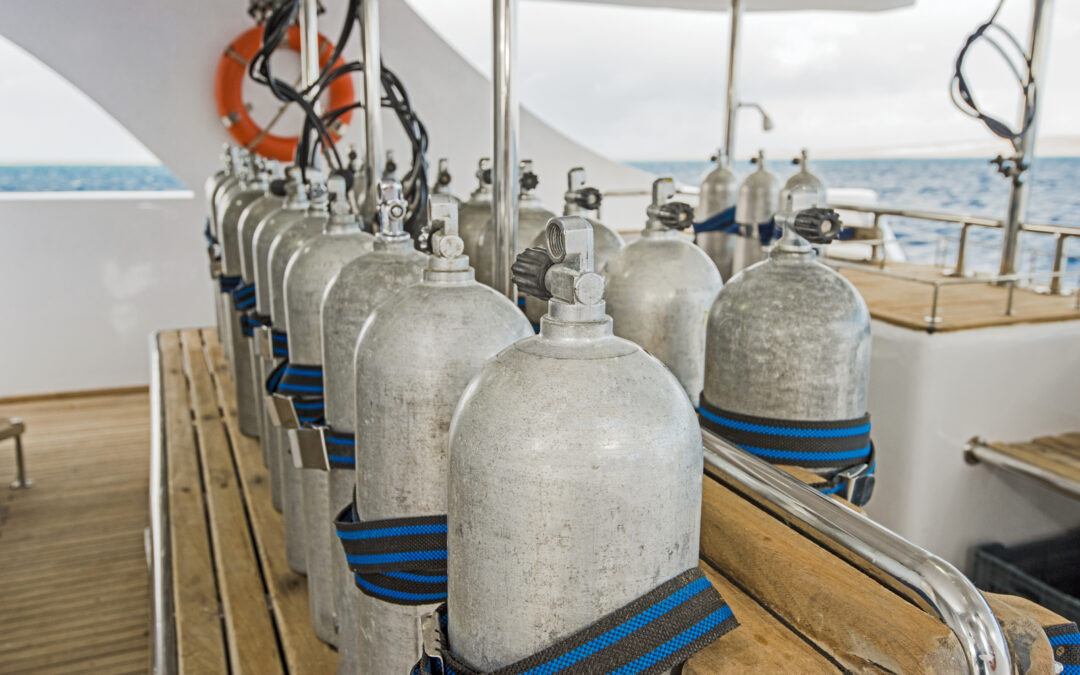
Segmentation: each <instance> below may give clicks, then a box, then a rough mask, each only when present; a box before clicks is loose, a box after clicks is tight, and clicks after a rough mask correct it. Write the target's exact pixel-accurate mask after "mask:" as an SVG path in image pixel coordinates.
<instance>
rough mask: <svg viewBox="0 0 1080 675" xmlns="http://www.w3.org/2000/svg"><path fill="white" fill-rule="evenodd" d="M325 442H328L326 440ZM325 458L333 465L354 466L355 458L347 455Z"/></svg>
mask: <svg viewBox="0 0 1080 675" xmlns="http://www.w3.org/2000/svg"><path fill="white" fill-rule="evenodd" d="M326 440H330V439H329V438H327V439H326ZM326 458H327V459H328V460H330V461H331V462H334V463H335V464H352V465H354V466H355V465H356V458H355V457H349V456H348V455H327V456H326ZM338 537H339V538H341V533H340V532H338Z"/></svg>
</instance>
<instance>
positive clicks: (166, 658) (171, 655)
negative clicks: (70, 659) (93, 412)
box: [150, 333, 176, 675]
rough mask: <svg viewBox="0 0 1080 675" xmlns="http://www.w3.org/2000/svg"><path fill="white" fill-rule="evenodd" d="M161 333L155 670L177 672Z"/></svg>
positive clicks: (153, 568)
mask: <svg viewBox="0 0 1080 675" xmlns="http://www.w3.org/2000/svg"><path fill="white" fill-rule="evenodd" d="M162 386H163V382H162V378H161V356H160V353H159V352H158V333H154V334H152V335H151V336H150V588H151V600H150V602H151V611H150V619H151V621H152V622H153V625H151V626H150V631H151V632H150V634H151V635H152V636H153V640H152V641H151V644H150V663H151V672H153V673H154V675H172V674H173V673H175V672H176V625H175V624H174V623H173V606H172V604H173V601H172V598H173V592H172V591H173V589H172V567H171V566H172V559H171V552H170V550H169V495H168V491H167V490H168V486H167V483H166V480H165V478H166V475H167V471H168V467H167V465H166V462H165V429H164V424H165V415H164V414H163V413H164V410H163V408H162V405H163V401H164V396H163V394H162Z"/></svg>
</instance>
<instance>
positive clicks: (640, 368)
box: [425, 216, 733, 672]
mask: <svg viewBox="0 0 1080 675" xmlns="http://www.w3.org/2000/svg"><path fill="white" fill-rule="evenodd" d="M547 232H548V237H547V240H548V243H547V247H546V248H543V249H536V248H531V249H528V250H526V251H525V252H523V253H522V254H521V255H519V256H518V258H517V261H516V262H515V263H514V266H513V272H514V281H515V283H516V284H517V287H518V289H519V291H521V292H523V293H529V294H536V295H538V296H539V297H543V298H545V299H548V300H549V302H548V313H547V314H546V315H544V317H543V318H542V319H541V321H540V333H539V335H536V336H533V337H529V338H526V339H525V340H522V341H520V342H517V343H515V344H514V345H513V346H511V347H510V348H508V349H505V350H503V351H502V352H500V353H499V354H498V355H497V356H495V357H494V358H492V359H489V360H488V361H487V363H485V364H484V366H483V368H481V370H480V372H479V374H478V375H477V376H476V377H475V378H473V380H472V382H470V383H469V386H468V388H467V389H466V390H465V394H464V396H463V397H462V398H461V401H460V402H459V403H458V406H457V410H456V411H455V413H454V417H453V421H452V422H451V425H450V472H449V492H448V512H447V550H448V551H449V558H448V572H447V576H448V589H447V591H448V600H447V608H448V621H449V624H448V628H449V631H448V639H449V642H448V646H447V647H446V648H445V649H443V657H444V659H447V661H446V662H447V664H448V665H450V664H454V663H463V664H466V665H467V666H468V667H470V668H472V669H474V670H478V671H483V672H488V671H492V670H499V669H500V668H503V667H506V666H508V665H509V664H513V663H515V662H518V661H519V660H521V659H525V658H526V657H529V656H530V655H532V654H535V653H536V652H539V651H541V650H544V649H546V648H549V647H553V646H555V644H554V643H557V642H558V641H561V640H562V639H563V638H566V637H568V636H570V635H571V634H574V633H576V632H577V631H580V630H583V629H587V628H590V627H593V628H594V627H595V625H596V622H597V621H598V620H600V619H601V618H602V617H605V616H606V615H608V614H609V613H611V612H613V611H614V610H618V609H619V608H623V609H625V608H626V607H625V606H626V605H628V603H630V602H631V601H634V600H636V599H643V595H645V594H646V593H649V592H650V591H652V590H660V589H658V588H657V587H658V585H661V584H665V582H669V580H670V581H675V580H676V579H677V576H676V575H681V574H688V575H700V574H701V573H700V571H698V569H697V558H698V535H699V525H700V520H701V471H702V445H701V431H700V429H699V427H698V424H697V421H696V419H695V417H694V409H693V406H691V405H690V400H689V399H688V398H687V396H686V394H685V392H684V391H683V389H682V387H681V386H680V385H679V382H678V380H677V379H675V377H674V376H673V375H672V374H671V373H670V372H669V371H668V370H667V369H666V368H664V366H663V365H662V364H661V363H660V362H659V361H658V360H656V359H655V358H653V357H651V356H649V355H648V354H646V353H645V351H644V350H642V349H641V348H640V347H638V346H637V345H635V344H633V343H632V342H629V341H628V340H624V339H622V338H618V337H615V336H614V335H613V334H612V321H611V318H610V317H608V316H606V315H605V313H604V300H603V295H604V280H603V278H602V277H601V276H600V275H599V274H597V273H596V272H595V271H594V264H593V241H592V227H591V226H590V225H589V223H588V221H586V220H585V219H584V218H581V217H578V216H564V217H560V218H557V219H555V220H553V221H552V222H551V223H550V224H549V225H548V226H547ZM698 578H699V580H698V581H697V582H695V583H698V584H704V585H708V581H707V580H705V581H704V582H702V581H700V579H703V577H698ZM709 591H711V586H709ZM713 593H714V592H713ZM716 597H717V598H718V597H719V596H716ZM724 609H726V608H724ZM716 612H717V614H716V617H714V618H719V617H722V616H723V611H722V610H720V609H717V610H716ZM729 615H730V613H729ZM732 621H733V619H732ZM731 625H732V624H730V623H729V624H726V628H725V629H724V630H726V629H728V628H730V627H731ZM429 627H430V628H431V629H432V630H439V626H438V625H437V624H436V625H432V624H430V623H428V624H425V633H427V632H428V630H429ZM713 637H715V636H713ZM432 647H433V645H430V644H429V643H428V641H427V640H425V650H430V649H431V648H432ZM598 651H600V652H606V651H608V650H606V649H602V648H600V647H598ZM682 658H684V659H685V658H686V657H685V656H684V657H682ZM667 663H670V662H665V665H666V664H667ZM578 665H579V666H582V672H609V671H610V670H611V669H610V668H604V669H603V670H599V669H588V666H589V662H584V661H583V662H582V663H579V664H578ZM667 667H669V668H670V667H671V665H667ZM597 668H598V666H597ZM456 670H457V668H456V667H455V671H456ZM514 672H517V670H516V668H515V669H514ZM545 672H546V671H545ZM551 672H554V670H552V671H551Z"/></svg>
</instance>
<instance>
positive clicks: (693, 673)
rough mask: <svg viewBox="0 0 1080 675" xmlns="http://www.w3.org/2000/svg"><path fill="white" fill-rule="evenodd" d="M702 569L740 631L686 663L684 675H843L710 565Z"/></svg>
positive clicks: (730, 634)
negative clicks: (735, 674)
mask: <svg viewBox="0 0 1080 675" xmlns="http://www.w3.org/2000/svg"><path fill="white" fill-rule="evenodd" d="M701 569H702V570H703V571H704V572H705V575H706V576H707V577H709V580H710V581H711V582H712V583H713V586H715V587H716V589H717V590H718V591H720V595H722V596H723V597H724V600H726V601H727V603H728V606H730V607H731V611H732V612H734V614H735V618H736V619H738V620H739V627H738V628H737V629H735V630H733V631H731V632H730V633H728V634H727V635H725V636H724V637H722V638H720V639H719V640H717V641H716V642H714V643H712V644H711V645H709V646H708V647H706V648H705V649H703V650H702V651H700V652H698V653H697V654H696V655H695V656H694V657H693V658H692V659H690V660H689V661H687V662H686V665H685V666H683V674H684V675H715V674H716V673H808V674H809V673H837V672H842V670H841V669H840V668H838V667H837V666H836V665H835V664H833V663H831V662H830V661H829V660H828V659H826V658H825V657H824V656H822V655H821V653H819V652H818V651H817V650H815V649H814V648H813V647H811V646H810V645H809V644H808V643H807V642H806V640H804V639H803V638H802V636H800V635H798V634H797V633H795V632H793V631H791V630H790V629H788V628H787V627H785V626H784V625H783V624H782V623H780V621H778V620H777V619H776V617H774V616H773V615H771V614H769V613H768V612H767V611H766V610H765V608H764V607H762V606H761V605H759V604H758V603H757V602H755V601H754V599H753V598H751V597H750V596H749V595H747V594H745V593H743V592H742V591H740V590H739V589H738V588H737V587H736V586H735V585H734V584H732V583H731V582H730V581H728V580H727V579H725V578H724V577H723V576H722V575H721V574H720V573H719V572H717V571H716V570H715V569H713V568H712V567H710V566H709V565H708V564H707V563H705V562H702V563H701Z"/></svg>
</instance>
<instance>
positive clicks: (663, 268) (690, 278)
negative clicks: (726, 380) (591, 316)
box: [603, 178, 723, 407]
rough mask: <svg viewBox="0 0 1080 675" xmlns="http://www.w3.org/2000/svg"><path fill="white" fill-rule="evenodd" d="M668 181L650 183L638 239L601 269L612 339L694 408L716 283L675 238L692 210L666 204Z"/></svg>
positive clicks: (700, 256)
mask: <svg viewBox="0 0 1080 675" xmlns="http://www.w3.org/2000/svg"><path fill="white" fill-rule="evenodd" d="M674 197H675V179H674V178H659V179H657V180H656V181H655V182H653V188H652V204H651V205H650V206H649V208H648V210H647V211H646V213H647V214H648V220H647V221H646V223H645V229H644V230H642V232H641V237H639V238H638V239H637V240H636V241H634V242H633V243H631V244H630V245H629V246H627V247H626V248H624V249H623V250H622V251H621V252H619V253H618V254H617V255H616V256H615V257H614V258H612V259H611V260H610V261H609V262H608V264H607V267H606V268H604V270H603V274H604V281H605V282H606V284H607V293H606V294H605V296H604V297H605V299H606V300H607V312H608V314H609V315H610V316H611V319H612V321H613V322H614V324H615V334H616V335H618V336H619V337H622V338H626V339H627V340H630V341H632V342H636V343H637V344H638V345H640V346H641V347H642V348H644V349H645V351H647V352H648V353H650V354H652V355H653V356H655V357H656V358H658V359H660V361H662V362H663V364H664V365H665V366H667V367H668V368H669V369H670V370H671V372H672V373H674V374H675V377H677V378H679V382H680V383H681V384H682V386H683V389H685V390H686V393H687V395H688V396H689V397H690V400H691V401H692V402H693V404H694V407H697V403H698V397H699V396H700V395H701V386H702V382H703V380H704V379H705V321H706V319H707V317H708V315H709V308H710V307H712V304H713V301H714V300H716V294H717V293H719V292H720V287H721V286H722V285H723V282H721V281H720V273H719V272H718V271H717V270H716V265H714V264H713V262H712V260H710V259H709V256H708V255H706V254H705V252H704V251H702V250H701V249H700V248H698V247H697V246H694V245H693V244H692V243H690V242H689V241H687V240H686V239H684V238H682V237H681V236H680V235H679V230H682V229H685V228H687V227H690V225H692V224H693V221H694V210H693V209H692V208H691V207H690V205H689V204H683V203H682V202H676V201H672V200H673V199H674Z"/></svg>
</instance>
